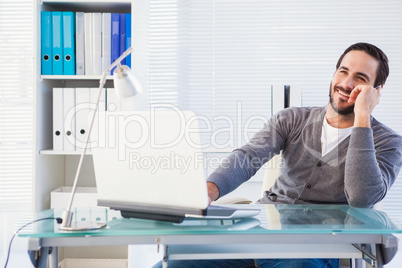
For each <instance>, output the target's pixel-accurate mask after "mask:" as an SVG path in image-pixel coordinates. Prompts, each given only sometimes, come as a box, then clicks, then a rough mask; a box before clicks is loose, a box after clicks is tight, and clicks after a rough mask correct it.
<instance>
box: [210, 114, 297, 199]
mask: <svg viewBox="0 0 402 268" xmlns="http://www.w3.org/2000/svg"><path fill="white" fill-rule="evenodd" d="M294 113H295V112H294V111H281V112H279V113H278V114H277V115H275V116H272V117H271V118H270V119H269V121H268V122H267V123H266V124H265V126H264V128H263V129H262V130H260V131H259V132H258V133H256V134H255V135H254V136H253V138H252V139H251V140H250V142H249V143H247V144H246V145H244V146H243V147H241V148H239V149H236V150H234V151H233V152H232V153H231V154H230V155H229V156H228V157H227V158H225V159H224V161H223V162H222V163H221V164H220V166H219V167H218V168H217V169H216V170H215V171H214V172H213V173H212V174H211V175H210V176H209V178H208V182H210V183H212V184H207V186H208V196H209V198H210V199H211V201H214V200H216V199H217V198H219V197H221V196H224V195H226V194H228V193H230V192H231V191H233V190H235V189H236V188H237V187H238V186H240V185H241V184H242V183H243V182H245V181H247V180H248V179H250V178H251V177H252V176H253V175H254V174H255V173H256V172H257V171H258V170H259V169H260V168H261V167H262V165H263V164H265V163H266V162H267V161H269V160H270V159H271V158H272V157H273V156H274V155H276V154H279V153H280V150H281V149H282V148H283V146H284V144H285V139H286V137H285V136H286V135H285V134H283V133H288V131H289V130H288V129H287V127H288V126H284V125H285V123H287V124H289V123H288V122H291V121H292V117H293V116H294Z"/></svg>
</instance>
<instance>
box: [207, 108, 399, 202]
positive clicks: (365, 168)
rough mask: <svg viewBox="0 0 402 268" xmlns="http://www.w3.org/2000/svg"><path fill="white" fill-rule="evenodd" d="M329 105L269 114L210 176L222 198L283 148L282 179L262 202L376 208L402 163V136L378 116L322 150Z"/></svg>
mask: <svg viewBox="0 0 402 268" xmlns="http://www.w3.org/2000/svg"><path fill="white" fill-rule="evenodd" d="M325 112H326V108H325V107H310V108H306V107H302V108H288V109H285V110H282V111H280V112H279V113H278V114H276V115H274V116H273V117H271V118H270V120H269V121H268V123H267V124H265V126H264V127H263V129H262V130H260V131H259V132H258V133H257V134H256V135H255V136H254V137H253V138H252V139H251V140H250V142H249V143H247V144H246V145H244V146H243V147H241V148H239V149H236V150H234V151H233V153H232V154H231V155H230V156H229V157H228V158H227V159H226V161H224V162H223V164H221V166H220V167H218V168H217V169H216V170H215V171H214V172H213V173H212V174H211V175H210V176H209V178H208V181H211V182H214V183H215V184H216V185H217V186H218V188H219V191H220V196H223V195H225V194H227V193H229V192H231V191H233V190H234V189H236V188H237V187H238V186H239V185H240V184H242V183H243V182H245V181H247V180H248V179H249V178H251V177H252V176H253V175H254V174H255V173H256V172H257V170H258V169H259V168H260V167H261V166H262V165H263V164H264V163H266V162H267V161H269V159H271V157H272V156H274V155H276V154H279V153H280V152H282V164H281V172H280V175H279V177H278V178H277V179H276V182H275V184H274V186H273V187H272V188H271V189H270V191H267V192H266V193H265V195H264V196H263V198H262V199H260V201H259V202H261V203H287V204H303V203H310V204H326V203H327V204H328V203H331V204H349V205H351V206H356V207H372V206H373V205H374V204H376V203H377V202H379V201H381V200H382V199H383V198H384V197H385V195H386V193H387V191H388V190H389V188H390V187H391V185H392V184H393V183H394V181H395V178H396V177H397V175H398V173H399V170H400V168H401V165H402V137H401V136H400V135H398V134H397V133H396V132H394V131H393V130H391V129H389V128H388V127H386V126H385V125H383V124H382V123H380V122H378V121H377V120H376V119H374V118H372V120H371V125H372V127H371V129H369V128H353V130H352V133H351V135H350V136H349V137H348V138H346V139H345V140H343V141H342V142H341V143H340V144H339V145H338V147H337V148H335V149H334V150H332V151H330V152H329V153H327V154H326V155H324V156H322V154H321V130H322V122H323V120H324V116H325Z"/></svg>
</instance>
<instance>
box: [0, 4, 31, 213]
mask: <svg viewBox="0 0 402 268" xmlns="http://www.w3.org/2000/svg"><path fill="white" fill-rule="evenodd" d="M32 22H33V3H32V1H28V0H16V1H14V0H9V1H6V0H1V1H0V37H1V39H0V40H1V41H0V81H1V82H0V129H1V130H0V151H1V154H0V212H2V211H3V212H4V211H7V210H9V211H12V210H16V209H17V210H20V209H28V210H30V209H31V204H32V198H31V197H32V174H33V172H32V161H33V153H32V147H33V86H32V85H33V26H32Z"/></svg>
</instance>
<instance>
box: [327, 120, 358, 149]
mask: <svg viewBox="0 0 402 268" xmlns="http://www.w3.org/2000/svg"><path fill="white" fill-rule="evenodd" d="M352 129H353V127H348V128H336V127H331V126H330V125H329V124H328V122H327V119H326V118H325V117H324V121H323V122H322V131H321V148H322V152H321V153H322V155H323V156H324V155H326V154H327V153H329V152H330V151H331V150H333V149H334V148H335V147H337V146H338V144H339V143H341V142H342V141H343V140H344V139H346V138H347V137H348V136H349V135H350V134H351V133H352Z"/></svg>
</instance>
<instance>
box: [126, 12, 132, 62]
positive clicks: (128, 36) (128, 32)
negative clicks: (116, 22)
mask: <svg viewBox="0 0 402 268" xmlns="http://www.w3.org/2000/svg"><path fill="white" fill-rule="evenodd" d="M129 47H131V14H126V50H127V49H128V48H129ZM126 65H127V66H128V67H130V68H131V55H129V56H127V58H126Z"/></svg>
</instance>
